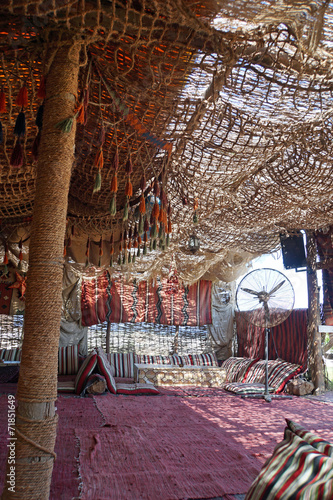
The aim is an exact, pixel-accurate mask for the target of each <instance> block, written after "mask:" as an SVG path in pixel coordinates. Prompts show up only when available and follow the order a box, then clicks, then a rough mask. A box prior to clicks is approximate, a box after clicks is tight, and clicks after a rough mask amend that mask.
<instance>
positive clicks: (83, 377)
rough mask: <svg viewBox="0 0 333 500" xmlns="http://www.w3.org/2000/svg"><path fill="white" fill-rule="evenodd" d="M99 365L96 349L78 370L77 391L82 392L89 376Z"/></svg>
mask: <svg viewBox="0 0 333 500" xmlns="http://www.w3.org/2000/svg"><path fill="white" fill-rule="evenodd" d="M96 365H97V352H96V351H95V349H94V350H93V351H91V353H90V354H89V356H87V357H86V359H85V360H84V362H83V363H82V365H81V368H80V369H79V371H78V374H77V375H76V379H75V392H76V394H81V392H82V391H83V389H84V387H85V384H86V381H87V380H88V377H89V376H90V375H91V374H92V372H93V371H94V369H95V368H96Z"/></svg>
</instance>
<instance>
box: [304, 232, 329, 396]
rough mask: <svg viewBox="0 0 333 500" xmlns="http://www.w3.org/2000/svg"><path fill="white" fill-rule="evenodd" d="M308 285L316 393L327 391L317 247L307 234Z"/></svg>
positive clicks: (311, 365) (310, 358) (310, 357)
mask: <svg viewBox="0 0 333 500" xmlns="http://www.w3.org/2000/svg"><path fill="white" fill-rule="evenodd" d="M306 250H307V283H308V328H307V333H308V366H309V368H310V372H311V378H312V382H313V383H314V386H315V390H316V392H317V393H318V392H322V391H324V390H325V379H324V369H323V357H322V348H321V335H320V333H319V330H318V324H319V294H318V281H317V268H316V257H317V246H316V239H315V237H314V234H313V233H311V232H307V233H306Z"/></svg>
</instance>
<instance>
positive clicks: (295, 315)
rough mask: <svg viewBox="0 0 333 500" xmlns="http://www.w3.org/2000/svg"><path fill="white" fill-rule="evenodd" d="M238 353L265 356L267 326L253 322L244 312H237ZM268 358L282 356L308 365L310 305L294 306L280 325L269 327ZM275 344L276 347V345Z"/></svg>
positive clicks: (239, 354) (304, 365) (245, 355)
mask: <svg viewBox="0 0 333 500" xmlns="http://www.w3.org/2000/svg"><path fill="white" fill-rule="evenodd" d="M235 316H236V327H237V341H238V356H240V357H245V358H260V359H263V358H264V357H265V329H264V328H259V327H256V326H254V325H251V324H250V323H249V322H248V321H247V320H246V319H244V315H242V314H240V313H239V312H236V315H235ZM268 339H269V341H268V354H269V359H277V358H280V359H283V360H284V361H288V362H289V363H296V364H298V365H302V366H303V367H304V368H305V367H306V366H307V309H294V310H293V311H292V312H291V314H290V316H289V317H288V318H287V319H286V321H284V322H283V323H281V324H280V325H277V326H274V327H273V328H271V330H270V334H269V337H268ZM275 347H276V349H275Z"/></svg>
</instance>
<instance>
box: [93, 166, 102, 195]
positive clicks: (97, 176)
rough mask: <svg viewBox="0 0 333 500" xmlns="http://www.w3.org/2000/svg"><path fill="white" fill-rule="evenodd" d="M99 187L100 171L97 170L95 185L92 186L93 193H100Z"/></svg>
mask: <svg viewBox="0 0 333 500" xmlns="http://www.w3.org/2000/svg"><path fill="white" fill-rule="evenodd" d="M101 186H102V176H101V171H100V170H97V174H96V177H95V185H94V189H93V193H97V191H100V190H101Z"/></svg>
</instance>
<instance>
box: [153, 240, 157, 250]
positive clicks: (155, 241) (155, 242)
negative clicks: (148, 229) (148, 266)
mask: <svg viewBox="0 0 333 500" xmlns="http://www.w3.org/2000/svg"><path fill="white" fill-rule="evenodd" d="M156 249H157V240H154V242H153V250H156Z"/></svg>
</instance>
